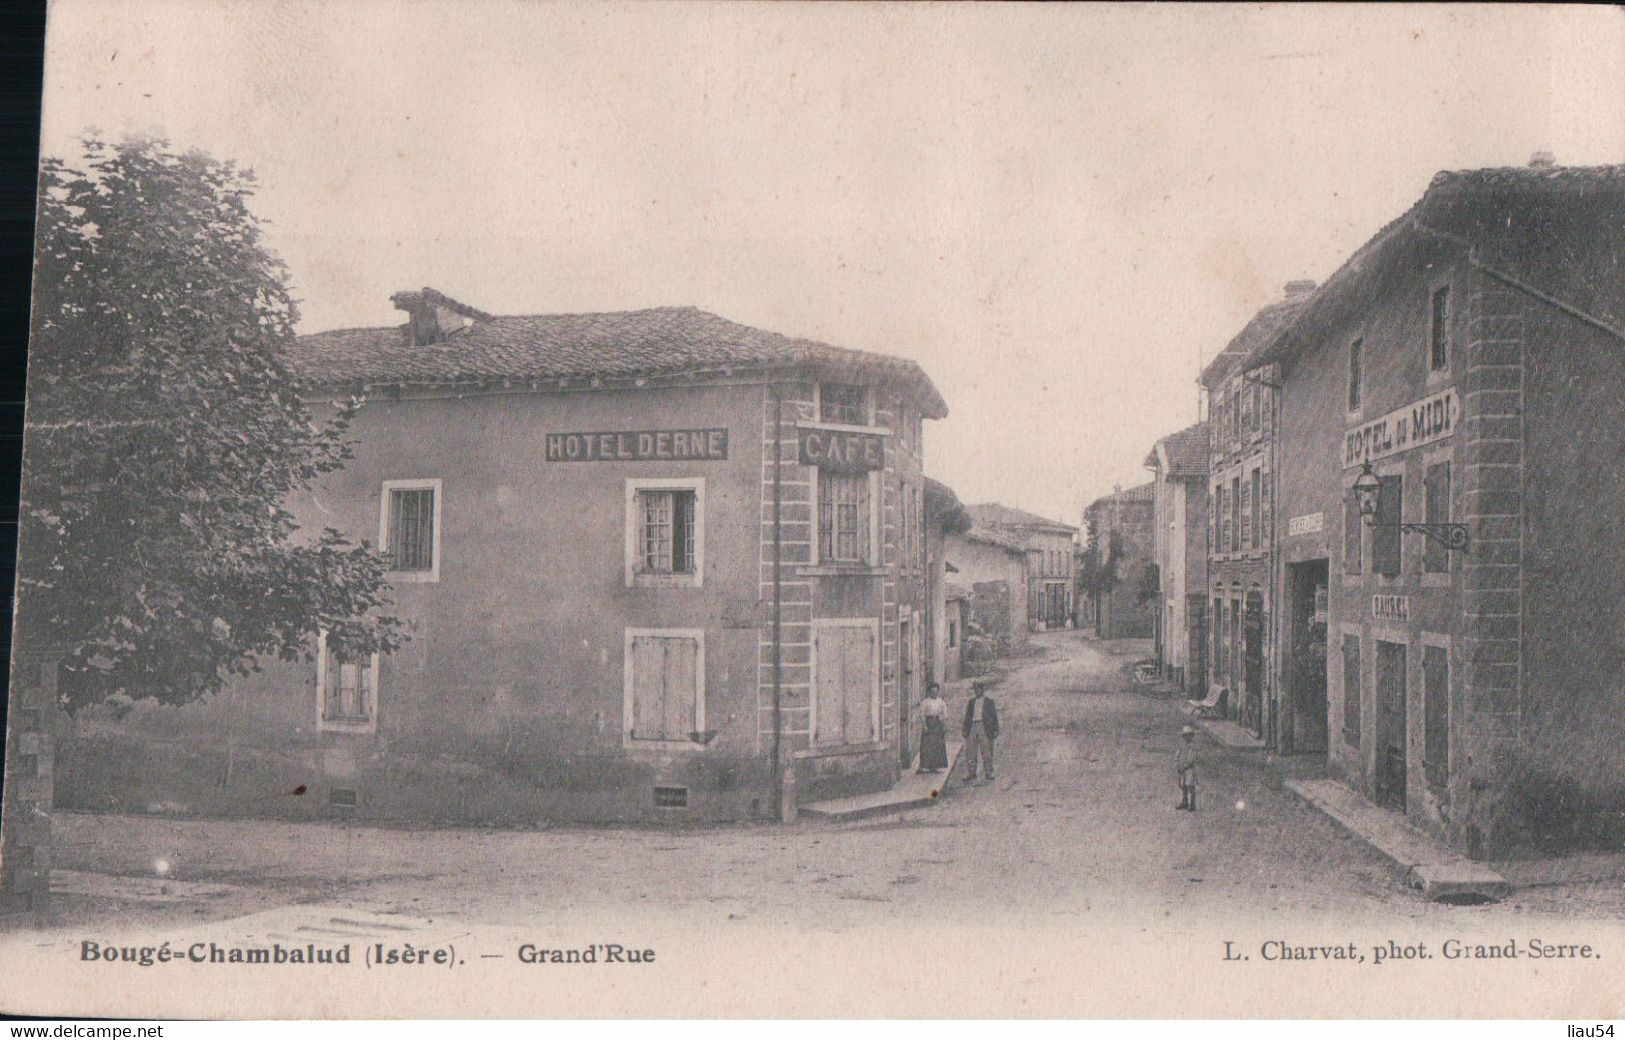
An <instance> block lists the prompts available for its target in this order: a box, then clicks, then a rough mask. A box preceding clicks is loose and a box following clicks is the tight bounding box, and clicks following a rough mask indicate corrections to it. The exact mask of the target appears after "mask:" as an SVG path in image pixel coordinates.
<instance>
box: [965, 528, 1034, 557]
mask: <svg viewBox="0 0 1625 1040" xmlns="http://www.w3.org/2000/svg"><path fill="white" fill-rule="evenodd" d="M965 538H966V539H968V540H970V541H973V542H982V543H983V544H985V545H996V546H998V547H999V548H1000V549H1007V550H1009V551H1010V552H1013V553H1021V554H1022V555H1023V556H1025V555H1026V553H1027V543H1026V542H1025V541H1023V540H1022V539H1021V538H1019V537H1017V536H1016V535H1014V534H1011V533H1009V532H1008V531H1001V530H999V529H998V528H994V527H983V526H982V525H981V524H974V525H972V527H971V529H970V530H969V531H966V532H965Z"/></svg>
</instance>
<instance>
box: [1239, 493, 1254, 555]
mask: <svg viewBox="0 0 1625 1040" xmlns="http://www.w3.org/2000/svg"><path fill="white" fill-rule="evenodd" d="M1252 545H1253V484H1252V481H1250V480H1243V481H1242V482H1241V547H1242V548H1243V549H1249V548H1251V547H1252Z"/></svg>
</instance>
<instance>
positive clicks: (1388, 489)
mask: <svg viewBox="0 0 1625 1040" xmlns="http://www.w3.org/2000/svg"><path fill="white" fill-rule="evenodd" d="M1378 479H1379V480H1380V481H1381V482H1382V490H1381V491H1379V492H1378V493H1377V523H1376V527H1375V528H1374V529H1373V530H1372V532H1371V569H1372V570H1374V571H1376V572H1377V573H1378V574H1387V575H1394V574H1398V573H1399V563H1400V544H1401V541H1400V537H1399V534H1400V531H1399V525H1400V523H1401V521H1402V520H1403V515H1404V513H1403V507H1402V503H1403V502H1404V498H1405V478H1403V477H1400V476H1397V475H1396V476H1392V477H1379V478H1378Z"/></svg>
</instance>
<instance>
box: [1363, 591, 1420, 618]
mask: <svg viewBox="0 0 1625 1040" xmlns="http://www.w3.org/2000/svg"><path fill="white" fill-rule="evenodd" d="M1410 619H1411V598H1410V597H1409V596H1384V595H1376V596H1372V597H1371V620H1372V621H1409V620H1410Z"/></svg>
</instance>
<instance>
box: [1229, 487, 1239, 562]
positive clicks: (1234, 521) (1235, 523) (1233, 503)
mask: <svg viewBox="0 0 1625 1040" xmlns="http://www.w3.org/2000/svg"><path fill="white" fill-rule="evenodd" d="M1240 548H1241V478H1240V477H1231V478H1230V551H1231V552H1236V551H1238V550H1240Z"/></svg>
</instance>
